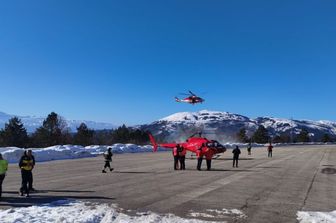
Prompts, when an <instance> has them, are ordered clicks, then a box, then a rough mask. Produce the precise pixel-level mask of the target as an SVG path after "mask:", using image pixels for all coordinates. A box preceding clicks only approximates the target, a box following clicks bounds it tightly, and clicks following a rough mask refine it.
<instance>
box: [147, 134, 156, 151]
mask: <svg viewBox="0 0 336 223" xmlns="http://www.w3.org/2000/svg"><path fill="white" fill-rule="evenodd" d="M148 136H149V140H150V142H151V143H152V145H153V152H156V151H157V149H158V144H157V143H156V141H155V139H154V137H153V135H152V134H150V133H148Z"/></svg>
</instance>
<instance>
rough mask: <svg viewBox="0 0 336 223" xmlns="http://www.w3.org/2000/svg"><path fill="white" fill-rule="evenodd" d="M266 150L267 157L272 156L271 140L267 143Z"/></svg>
mask: <svg viewBox="0 0 336 223" xmlns="http://www.w3.org/2000/svg"><path fill="white" fill-rule="evenodd" d="M267 151H268V157H272V152H273V146H272V143H271V142H270V143H269V145H268V147H267Z"/></svg>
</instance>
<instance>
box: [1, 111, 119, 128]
mask: <svg viewBox="0 0 336 223" xmlns="http://www.w3.org/2000/svg"><path fill="white" fill-rule="evenodd" d="M14 116H15V115H9V114H6V113H4V112H0V129H1V128H4V127H5V123H8V120H9V119H11V118H13V117H14ZM17 117H19V118H20V119H21V121H22V123H23V124H24V127H25V128H26V129H27V131H28V132H34V131H35V130H36V129H37V128H39V127H40V126H42V124H43V121H44V119H46V117H35V116H17ZM65 121H66V122H67V124H68V127H69V128H70V129H71V131H72V132H76V131H77V130H76V128H77V127H78V126H79V125H80V124H81V123H85V124H86V125H87V126H88V127H89V128H90V129H95V130H102V129H112V128H115V127H116V125H113V124H110V123H103V122H94V121H86V120H69V119H65Z"/></svg>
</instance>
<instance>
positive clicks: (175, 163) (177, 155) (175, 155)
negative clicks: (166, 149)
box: [173, 144, 180, 170]
mask: <svg viewBox="0 0 336 223" xmlns="http://www.w3.org/2000/svg"><path fill="white" fill-rule="evenodd" d="M179 146H180V145H179V144H177V145H176V146H175V147H174V148H173V157H174V170H177V169H178V162H179V159H180V156H179V152H178V147H179Z"/></svg>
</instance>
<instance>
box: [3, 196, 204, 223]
mask: <svg viewBox="0 0 336 223" xmlns="http://www.w3.org/2000/svg"><path fill="white" fill-rule="evenodd" d="M0 222H63V223H67V222H78V223H98V222H99V223H112V222H116V223H117V222H128V223H148V222H153V223H160V222H162V223H163V222H165V223H168V222H170V223H203V222H209V221H201V220H196V219H184V218H180V217H177V216H175V215H173V214H167V215H158V214H155V213H152V212H145V213H137V214H136V215H135V216H129V215H126V214H124V213H121V212H120V210H118V209H117V207H116V206H113V205H111V206H110V205H107V204H94V203H89V202H85V203H84V202H81V201H69V200H61V201H57V202H52V203H50V204H47V205H40V206H32V207H24V208H11V209H8V210H4V211H0Z"/></svg>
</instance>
